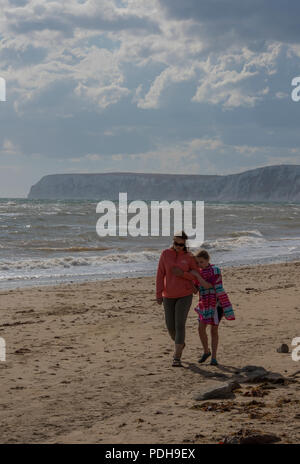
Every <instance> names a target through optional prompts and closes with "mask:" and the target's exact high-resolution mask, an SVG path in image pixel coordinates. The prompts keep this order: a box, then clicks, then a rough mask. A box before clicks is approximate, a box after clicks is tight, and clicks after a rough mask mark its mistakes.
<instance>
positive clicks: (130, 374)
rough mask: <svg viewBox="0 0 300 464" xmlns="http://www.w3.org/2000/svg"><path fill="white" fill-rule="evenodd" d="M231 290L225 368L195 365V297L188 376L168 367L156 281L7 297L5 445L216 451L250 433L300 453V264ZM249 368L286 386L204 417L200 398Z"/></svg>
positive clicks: (3, 323) (266, 271) (245, 274)
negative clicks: (283, 349) (185, 446)
mask: <svg viewBox="0 0 300 464" xmlns="http://www.w3.org/2000/svg"><path fill="white" fill-rule="evenodd" d="M223 282H224V287H225V289H226V290H227V292H228V294H229V296H230V297H231V301H232V303H233V306H234V309H235V315H236V321H233V322H230V321H226V320H225V321H222V323H221V324H220V346H219V352H218V360H219V363H220V366H219V367H213V366H210V365H209V364H204V365H203V364H201V365H200V364H199V363H198V362H197V361H198V358H199V356H200V355H201V353H202V349H201V347H200V343H199V337H198V332H197V316H196V313H195V312H194V311H193V308H194V306H196V302H197V298H198V297H197V296H195V297H194V302H193V305H192V307H191V310H190V312H189V316H188V321H187V327H186V348H185V350H184V353H183V357H182V360H183V365H184V367H183V368H173V367H171V361H172V354H173V344H172V342H171V340H170V338H169V336H168V333H167V330H166V328H165V322H164V313H163V308H162V307H161V306H158V305H157V304H156V302H155V278H154V277H142V278H125V279H119V280H110V281H99V282H93V283H80V284H64V285H59V286H52V287H39V288H37V287H35V288H28V289H16V290H2V291H1V292H0V294H1V307H0V310H1V320H0V337H3V338H4V339H5V341H6V350H7V352H6V362H0V370H1V399H0V411H1V419H0V424H1V425H0V430H1V442H2V443H115V444H117V443H218V442H220V441H222V439H223V438H224V437H225V436H228V435H231V434H234V433H237V432H239V431H240V430H241V429H247V430H257V431H260V432H264V433H272V434H276V435H277V436H279V437H280V438H281V442H280V443H299V442H300V414H299V412H300V408H299V404H300V394H299V393H300V383H299V382H300V362H295V361H293V360H292V357H291V350H292V347H291V341H292V339H293V338H295V337H297V336H300V299H299V297H300V294H299V282H300V262H293V263H287V264H272V265H261V266H256V267H250V266H244V267H242V268H228V269H226V270H224V272H223ZM282 343H286V344H287V345H288V346H289V350H290V352H289V353H278V352H277V351H276V350H277V348H278V347H279V346H280V345H281V344H282ZM247 365H255V366H261V367H264V368H265V369H266V370H268V371H272V372H276V373H280V374H282V375H283V376H284V377H285V378H286V379H287V381H286V382H285V383H284V384H276V385H271V386H270V385H269V387H270V388H268V386H266V385H265V388H263V387H262V386H261V385H250V384H241V387H240V388H239V389H238V390H237V391H236V392H235V397H234V398H233V399H230V400H228V399H225V400H212V403H213V405H210V407H207V408H205V407H203V403H204V402H201V401H196V400H195V399H194V396H195V395H196V394H197V393H198V392H200V391H202V390H205V389H206V388H210V387H213V386H216V385H221V384H223V383H224V382H226V381H228V379H231V378H233V377H234V375H235V373H236V371H237V369H240V368H243V367H244V366H247ZM297 372H298V373H297ZM258 387H259V388H258ZM255 389H256V393H255V391H254V390H255ZM257 389H258V390H257ZM259 391H260V392H261V394H260V393H259ZM251 395H252V396H251ZM253 401H256V402H257V403H252V405H251V404H250V403H251V402H253ZM204 406H205V405H204Z"/></svg>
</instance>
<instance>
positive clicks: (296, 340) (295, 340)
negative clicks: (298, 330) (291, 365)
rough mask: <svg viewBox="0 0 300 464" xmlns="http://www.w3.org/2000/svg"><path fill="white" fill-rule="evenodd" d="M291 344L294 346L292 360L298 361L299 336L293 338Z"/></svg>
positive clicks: (299, 350) (299, 353) (299, 349)
mask: <svg viewBox="0 0 300 464" xmlns="http://www.w3.org/2000/svg"><path fill="white" fill-rule="evenodd" d="M292 346H295V347H296V348H294V349H293V350H292V360H293V361H300V337H295V338H293V340H292Z"/></svg>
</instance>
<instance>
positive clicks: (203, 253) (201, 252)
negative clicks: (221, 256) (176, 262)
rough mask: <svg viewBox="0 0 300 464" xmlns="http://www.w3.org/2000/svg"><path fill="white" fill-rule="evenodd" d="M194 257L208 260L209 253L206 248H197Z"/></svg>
mask: <svg viewBox="0 0 300 464" xmlns="http://www.w3.org/2000/svg"><path fill="white" fill-rule="evenodd" d="M195 256H196V258H203V259H207V261H209V260H210V256H209V254H208V253H207V251H206V250H199V251H198V252H197V253H196V255H195Z"/></svg>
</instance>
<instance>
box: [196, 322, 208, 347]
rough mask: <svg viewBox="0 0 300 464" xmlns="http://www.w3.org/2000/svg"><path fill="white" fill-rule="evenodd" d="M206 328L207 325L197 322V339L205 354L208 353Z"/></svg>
mask: <svg viewBox="0 0 300 464" xmlns="http://www.w3.org/2000/svg"><path fill="white" fill-rule="evenodd" d="M206 327H207V324H204V323H203V322H199V327H198V332H199V337H200V340H201V343H202V346H203V349H204V353H205V354H207V353H209V348H208V338H207V334H206Z"/></svg>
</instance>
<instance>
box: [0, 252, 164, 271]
mask: <svg viewBox="0 0 300 464" xmlns="http://www.w3.org/2000/svg"><path fill="white" fill-rule="evenodd" d="M158 258H159V253H155V252H150V251H142V252H128V253H112V254H108V255H105V256H86V257H74V256H64V257H62V258H49V259H45V258H44V259H24V260H20V261H2V262H0V271H13V270H20V269H23V270H28V271H32V270H34V269H52V268H57V267H63V268H71V267H75V266H101V265H105V264H114V263H115V264H116V265H117V264H126V263H127V264H128V263H145V262H149V261H153V262H154V261H157V260H158Z"/></svg>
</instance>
